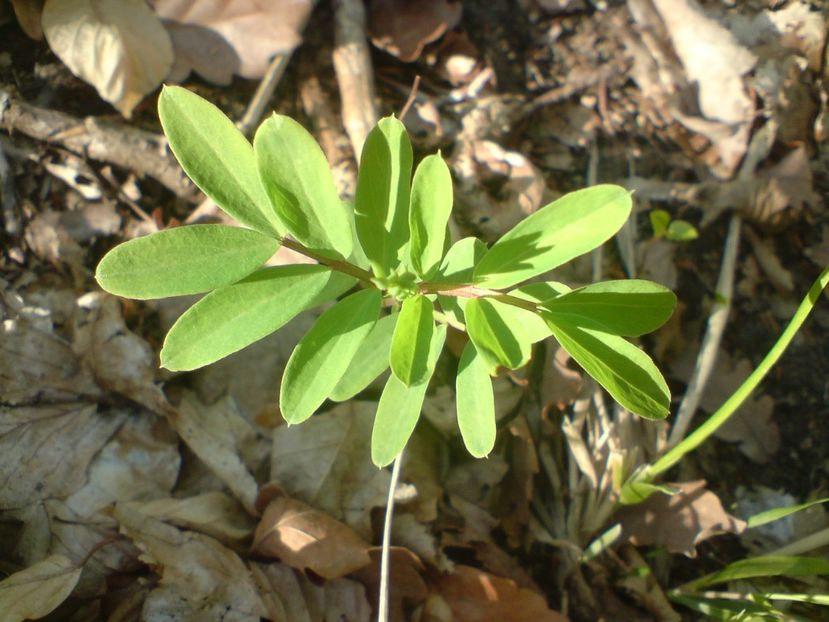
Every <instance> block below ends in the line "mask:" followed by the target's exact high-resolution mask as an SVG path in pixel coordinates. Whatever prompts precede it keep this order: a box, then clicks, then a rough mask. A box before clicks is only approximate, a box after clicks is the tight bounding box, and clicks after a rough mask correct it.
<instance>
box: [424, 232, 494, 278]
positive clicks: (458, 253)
mask: <svg viewBox="0 0 829 622" xmlns="http://www.w3.org/2000/svg"><path fill="white" fill-rule="evenodd" d="M485 254H486V244H484V243H483V242H481V240H479V239H478V238H463V239H461V240H458V241H457V242H455V243H454V244H453V245H452V246H451V247H450V248H449V250H448V251H447V252H446V255H444V257H443V260H442V261H441V263H440V267H439V268H438V271H437V274H436V275H435V276H434V277H433V280H434V281H435V282H438V283H457V284H459V285H461V284H464V285H465V284H469V283H471V282H472V272H473V270H474V268H475V266H476V265H477V264H478V262H479V261H480V260H481V258H482V257H483V256H484V255H485Z"/></svg>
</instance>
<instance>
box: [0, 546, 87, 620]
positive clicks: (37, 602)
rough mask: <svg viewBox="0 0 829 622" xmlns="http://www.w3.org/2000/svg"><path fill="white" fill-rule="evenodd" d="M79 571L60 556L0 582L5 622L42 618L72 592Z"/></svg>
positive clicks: (48, 558) (54, 556) (1, 609)
mask: <svg viewBox="0 0 829 622" xmlns="http://www.w3.org/2000/svg"><path fill="white" fill-rule="evenodd" d="M80 576H81V568H80V567H79V566H76V565H75V564H73V563H72V562H71V561H69V560H68V559H67V558H65V557H64V556H63V555H51V556H49V557H47V558H46V559H44V560H42V561H40V562H38V563H36V564H35V565H33V566H29V567H28V568H26V569H25V570H21V571H20V572H16V573H14V574H13V575H11V576H9V577H7V578H5V579H3V580H2V581H0V611H2V612H3V620H4V622H23V620H30V619H36V618H42V617H43V616H45V615H47V614H48V613H50V612H51V611H52V610H54V609H55V608H56V607H57V606H58V605H60V604H61V603H62V602H63V601H64V600H66V597H67V596H69V594H70V593H71V592H72V589H73V588H74V587H75V584H76V583H77V582H78V579H79V578H80Z"/></svg>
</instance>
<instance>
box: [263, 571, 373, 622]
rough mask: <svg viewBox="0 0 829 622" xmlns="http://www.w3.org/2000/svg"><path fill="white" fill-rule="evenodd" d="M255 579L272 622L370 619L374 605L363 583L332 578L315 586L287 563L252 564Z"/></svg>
mask: <svg viewBox="0 0 829 622" xmlns="http://www.w3.org/2000/svg"><path fill="white" fill-rule="evenodd" d="M250 569H251V572H252V573H253V578H254V580H255V581H256V584H257V586H258V587H259V593H260V595H261V597H262V601H263V602H264V603H265V608H266V609H267V611H268V616H267V619H268V620H271V621H272V622H328V621H329V620H343V621H344V622H369V620H371V605H370V604H369V602H368V600H367V599H366V592H365V589H364V588H363V586H362V585H360V584H359V583H358V582H356V581H352V580H351V579H332V580H329V581H326V582H325V583H324V584H323V585H315V584H314V583H312V582H311V581H310V580H309V579H308V577H306V576H305V575H304V574H302V573H301V572H299V571H296V570H294V569H292V568H289V567H288V566H285V565H284V564H276V563H274V564H267V565H265V564H259V563H252V564H250Z"/></svg>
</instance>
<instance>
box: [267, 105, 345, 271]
mask: <svg viewBox="0 0 829 622" xmlns="http://www.w3.org/2000/svg"><path fill="white" fill-rule="evenodd" d="M253 150H254V154H255V155H256V163H257V167H258V170H259V179H260V181H261V182H262V187H263V188H264V190H265V194H266V195H267V196H268V198H269V199H270V202H271V205H273V208H274V209H275V210H276V214H277V216H278V217H279V220H280V221H281V222H282V223H283V224H284V225H285V228H286V229H288V231H290V232H291V234H292V235H293V236H294V237H295V238H296V239H297V240H299V241H300V242H301V243H302V244H304V245H305V246H307V247H308V248H311V249H314V250H317V251H322V252H323V253H324V254H328V255H330V254H331V251H335V252H336V253H339V254H340V255H341V256H342V257H348V256H349V255H350V254H351V249H352V243H353V242H352V240H353V236H352V233H351V219H350V218H349V215H348V211H347V209H348V208H347V207H346V205H345V204H344V203H343V202H342V201H341V200H340V197H339V196H338V195H337V188H336V187H335V186H334V178H333V177H332V176H331V170H330V169H329V167H328V161H327V160H326V159H325V154H323V152H322V149H320V146H319V145H318V144H317V141H316V140H314V137H313V136H311V134H310V133H308V130H306V129H305V128H304V127H302V126H301V125H300V124H299V123H297V122H296V121H294V120H293V119H291V118H290V117H286V116H283V115H278V114H273V115H272V116H271V117H270V118H268V119H267V120H266V121H265V122H264V123H262V125H260V126H259V129H258V130H257V132H256V136H255V137H254V139H253Z"/></svg>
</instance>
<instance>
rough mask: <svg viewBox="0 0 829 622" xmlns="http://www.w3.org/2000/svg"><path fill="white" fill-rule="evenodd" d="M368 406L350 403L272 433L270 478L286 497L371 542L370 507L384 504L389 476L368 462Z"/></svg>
mask: <svg viewBox="0 0 829 622" xmlns="http://www.w3.org/2000/svg"><path fill="white" fill-rule="evenodd" d="M375 410H376V405H375V404H374V403H373V402H359V401H350V402H346V403H343V404H340V405H338V406H336V407H335V408H333V409H332V410H330V411H329V412H327V413H325V414H322V415H317V416H316V417H313V418H311V419H310V420H308V421H306V422H305V423H303V424H302V425H301V426H290V427H288V426H282V427H279V428H277V429H276V430H274V433H273V453H272V462H271V479H272V480H273V481H274V482H276V483H277V484H279V486H280V487H281V488H282V489H283V490H284V491H285V493H286V494H288V495H289V496H291V497H295V498H296V499H299V500H300V501H304V502H305V503H308V504H309V505H312V506H314V507H315V508H318V509H320V510H322V511H324V512H327V513H328V514H330V515H331V516H332V517H334V518H336V519H338V520H342V521H344V522H345V523H346V524H347V525H349V526H350V527H351V528H353V529H355V530H356V531H357V533H359V534H360V535H361V536H362V537H363V538H365V539H370V538H371V534H372V531H371V517H370V515H369V513H370V512H371V510H372V508H375V507H382V506H384V505H385V503H386V496H387V495H388V489H389V478H390V475H389V472H388V471H386V470H382V469H378V468H377V467H376V466H374V464H372V462H371V456H370V455H369V451H368V439H369V438H370V437H371V428H372V425H373V422H374V411H375Z"/></svg>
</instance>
